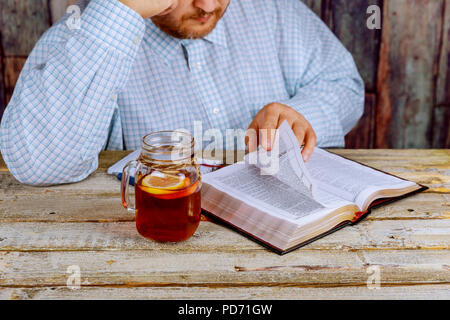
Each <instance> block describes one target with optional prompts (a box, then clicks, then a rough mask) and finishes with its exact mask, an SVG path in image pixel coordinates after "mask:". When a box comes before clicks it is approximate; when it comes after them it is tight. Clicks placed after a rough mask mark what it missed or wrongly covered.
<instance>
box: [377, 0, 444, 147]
mask: <svg viewBox="0 0 450 320" xmlns="http://www.w3.org/2000/svg"><path fill="white" fill-rule="evenodd" d="M443 10H444V1H443V0H387V1H385V2H384V17H385V18H384V25H383V34H382V45H381V54H380V67H379V70H378V88H377V89H378V108H377V135H376V147H378V148H428V147H430V146H431V129H432V128H431V125H432V121H431V119H432V116H433V114H432V110H433V106H434V100H435V99H434V92H435V89H436V82H435V75H436V72H437V68H438V58H439V53H440V45H441V36H442V24H443V21H442V17H443V15H442V12H443Z"/></svg>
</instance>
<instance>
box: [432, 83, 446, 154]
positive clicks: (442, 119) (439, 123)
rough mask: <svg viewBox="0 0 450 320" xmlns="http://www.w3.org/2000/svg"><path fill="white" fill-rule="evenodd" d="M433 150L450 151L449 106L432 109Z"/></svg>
mask: <svg viewBox="0 0 450 320" xmlns="http://www.w3.org/2000/svg"><path fill="white" fill-rule="evenodd" d="M449 90H450V88H449ZM433 148H447V149H450V104H448V105H439V106H437V107H436V108H435V109H434V119H433Z"/></svg>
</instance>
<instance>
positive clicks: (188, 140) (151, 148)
mask: <svg viewBox="0 0 450 320" xmlns="http://www.w3.org/2000/svg"><path fill="white" fill-rule="evenodd" d="M194 146H195V141H194V137H193V136H192V135H191V134H190V133H188V132H184V131H177V130H163V131H155V132H151V133H149V134H147V135H145V136H144V137H143V138H142V149H143V150H145V151H146V152H148V153H151V154H174V153H175V154H177V156H176V158H178V159H182V158H185V157H186V158H187V157H191V156H192V154H193V153H194ZM180 152H182V154H183V155H184V156H181V155H180V154H179V153H180ZM180 156H181V157H180Z"/></svg>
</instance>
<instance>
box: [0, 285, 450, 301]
mask: <svg viewBox="0 0 450 320" xmlns="http://www.w3.org/2000/svg"><path fill="white" fill-rule="evenodd" d="M99 297H100V298H101V299H107V300H116V299H118V300H129V299H133V300H134V299H138V300H147V299H149V300H155V299H157V300H165V299H170V300H190V299H200V300H203V299H204V300H216V299H220V300H227V299H230V298H231V297H232V298H233V299H236V300H266V299H268V300H271V299H280V300H335V299H337V300H340V299H345V300H360V299H363V300H378V299H383V300H384V299H386V300H406V299H413V300H416V299H420V300H447V299H449V298H450V285H421V286H394V287H387V286H383V285H382V286H381V287H380V289H378V290H369V289H368V288H367V286H361V287H335V288H299V287H256V288H255V287H247V288H241V287H234V288H217V289H215V288H207V287H186V288H184V287H135V288H126V287H125V288H121V287H116V288H102V287H83V288H82V289H80V290H72V289H69V288H67V287H50V288H0V299H2V300H29V299H34V300H60V299H76V300H92V299H98V298H99Z"/></svg>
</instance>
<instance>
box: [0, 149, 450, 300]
mask: <svg viewBox="0 0 450 320" xmlns="http://www.w3.org/2000/svg"><path fill="white" fill-rule="evenodd" d="M334 152H336V153H338V154H340V155H344V156H346V157H349V158H351V159H354V160H357V161H360V162H362V163H365V164H367V165H370V166H373V167H376V168H379V169H382V170H385V171H388V172H391V173H393V174H396V175H398V176H401V177H404V178H406V179H411V180H414V181H416V182H419V183H422V184H424V185H427V186H429V187H430V190H429V191H428V192H426V193H423V194H419V195H416V196H414V197H412V198H408V199H404V200H401V201H399V202H397V203H395V204H391V205H388V206H386V207H384V208H381V209H377V210H374V211H373V213H372V215H371V216H370V217H369V218H368V219H367V220H365V221H364V222H362V223H361V224H359V225H357V226H354V227H348V228H346V229H344V230H341V231H339V232H337V233H335V234H333V235H331V236H328V237H326V238H324V239H322V240H320V241H317V242H315V243H313V244H311V245H308V246H307V247H304V248H302V249H300V250H297V251H295V252H293V253H291V254H288V255H286V256H283V257H280V256H278V255H276V254H273V253H271V252H269V251H267V250H266V249H264V248H262V247H261V246H259V245H257V244H255V243H253V242H252V241H249V240H247V239H246V238H244V237H242V236H240V235H239V234H237V233H234V232H232V231H230V230H228V229H225V228H224V227H221V226H218V225H216V224H213V223H211V222H207V221H202V223H201V225H200V227H199V229H198V231H197V233H196V234H195V236H194V237H192V238H191V239H190V240H188V241H187V242H184V243H180V244H159V243H155V242H152V241H147V240H145V239H143V238H141V237H140V236H139V235H138V234H137V232H136V229H135V225H134V217H133V215H131V214H129V213H128V212H127V211H126V210H125V209H123V208H122V207H121V202H120V198H119V188H120V186H119V181H117V179H116V178H115V177H111V176H108V175H107V174H106V173H105V171H106V168H107V167H108V166H109V165H111V164H112V163H114V162H115V161H117V160H119V159H120V158H121V157H123V156H124V155H125V153H124V152H104V153H102V154H101V156H100V168H99V170H98V171H97V172H96V173H95V174H93V175H92V176H90V177H89V178H88V179H87V180H85V181H83V182H80V183H77V184H71V185H62V186H56V187H49V188H34V187H29V186H24V185H21V184H20V183H18V182H17V181H16V180H15V179H14V178H13V177H12V176H11V174H10V173H9V172H8V171H7V169H6V167H5V165H4V163H3V162H1V161H0V298H3V299H48V298H57V299H58V298H69V299H88V298H107V299H109V298H125V299H128V298H140V299H145V298H151V299H156V298H157V299H166V298H172V299H189V298H198V299H216V298H225V299H227V298H228V299H241V298H242V299H330V298H339V299H340V298H351V299H352V298H356V299H361V298H363V299H366V298H367V299H373V298H376V299H377V298H393V299H406V298H430V299H439V298H446V299H449V298H450V151H449V150H398V151H394V150H369V151H367V150H356V151H355V150H336V151H334ZM74 265H75V266H79V268H80V276H81V288H80V289H78V290H77V289H75V290H73V289H70V288H68V287H67V286H66V284H67V281H68V277H69V276H70V274H68V273H67V269H68V267H69V266H74ZM372 266H378V267H379V271H380V280H381V282H380V285H381V287H380V288H379V289H372V290H371V289H369V288H368V287H367V280H368V277H369V274H368V272H371V270H373V269H371V268H370V267H372ZM72 284H76V282H75V283H72Z"/></svg>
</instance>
